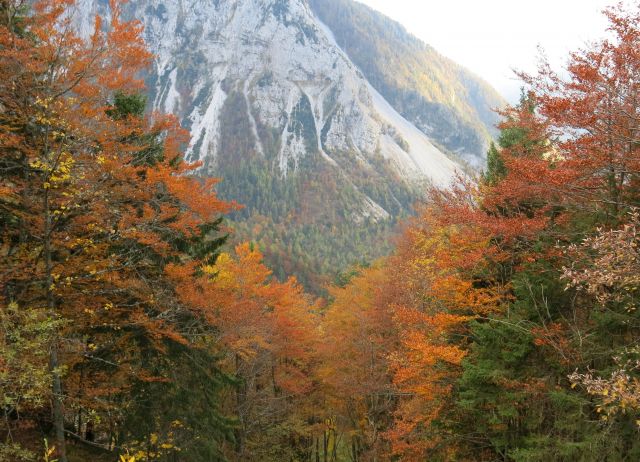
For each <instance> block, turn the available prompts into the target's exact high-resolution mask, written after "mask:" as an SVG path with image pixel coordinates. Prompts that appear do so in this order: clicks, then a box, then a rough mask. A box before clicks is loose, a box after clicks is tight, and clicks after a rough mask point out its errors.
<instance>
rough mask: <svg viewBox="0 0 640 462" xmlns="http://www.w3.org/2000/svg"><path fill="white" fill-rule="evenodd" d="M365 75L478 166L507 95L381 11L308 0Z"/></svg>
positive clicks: (349, 1)
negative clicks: (501, 93)
mask: <svg viewBox="0 0 640 462" xmlns="http://www.w3.org/2000/svg"><path fill="white" fill-rule="evenodd" d="M309 3H310V5H311V7H312V8H313V11H314V13H315V14H316V15H317V16H318V18H319V19H320V20H321V21H322V22H323V23H324V24H326V25H327V26H328V27H329V28H330V29H331V31H332V33H333V35H334V36H335V38H336V40H337V43H338V45H339V46H340V48H341V49H342V50H343V51H344V52H345V54H346V55H347V56H348V57H349V59H351V61H352V62H353V63H354V64H356V65H357V66H358V68H359V69H360V70H361V71H362V73H363V74H364V76H365V78H366V79H367V80H368V81H369V82H370V83H371V84H372V85H373V86H374V87H375V88H376V89H377V90H378V91H379V92H380V93H381V94H382V96H383V97H384V98H385V99H387V101H389V103H391V105H392V106H393V107H394V108H395V109H396V110H397V111H398V112H399V113H400V114H402V116H403V117H405V118H406V119H407V120H409V121H410V122H411V123H413V124H414V125H415V126H416V127H418V128H419V129H420V130H421V131H423V132H424V133H425V134H426V135H428V136H429V137H430V138H431V139H433V140H435V141H436V142H437V143H438V145H440V146H442V147H444V148H445V149H447V150H448V151H450V152H454V153H456V154H457V155H458V156H459V157H460V158H462V159H464V160H465V161H467V162H468V163H470V164H471V165H473V166H475V167H481V166H482V165H484V159H485V153H486V150H487V140H489V139H491V138H492V137H494V136H495V135H496V128H495V125H496V124H497V122H498V119H499V118H498V117H497V114H496V113H495V111H494V109H496V108H501V107H503V106H504V105H505V101H504V99H503V98H502V97H501V96H500V95H499V94H498V93H497V92H496V91H495V90H494V89H493V88H492V87H491V86H490V85H488V84H487V83H486V82H484V81H483V80H481V79H480V78H478V77H477V76H475V75H474V74H473V73H471V72H470V71H468V70H467V69H465V68H464V67H462V66H460V65H458V64H456V63H455V62H453V61H451V60H450V59H447V58H446V57H444V56H442V55H441V54H440V53H438V52H437V51H436V50H435V49H434V48H433V47H431V46H429V45H427V44H425V43H423V42H422V41H420V40H419V39H417V38H416V37H414V36H412V35H411V34H409V33H408V32H407V31H406V30H405V29H404V27H402V26H401V25H400V24H398V23H397V22H395V21H392V20H391V19H389V18H387V17H386V16H384V15H383V14H381V13H378V12H376V11H375V10H372V9H371V8H369V7H367V6H366V5H363V4H361V3H358V2H356V1H353V0H309Z"/></svg>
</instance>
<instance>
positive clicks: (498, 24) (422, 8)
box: [358, 0, 617, 102]
mask: <svg viewBox="0 0 640 462" xmlns="http://www.w3.org/2000/svg"><path fill="white" fill-rule="evenodd" d="M358 1H360V2H362V3H365V4H367V5H369V6H371V7H372V8H375V9H376V10H378V11H380V12H382V13H384V14H385V15H387V16H389V17H390V18H392V19H395V20H396V21H398V22H400V23H401V24H402V25H403V26H405V27H406V28H407V30H408V31H409V32H411V33H412V34H414V35H416V36H417V37H419V38H420V39H422V40H423V41H425V42H426V43H428V44H430V45H432V46H433V47H434V48H436V49H437V50H438V51H439V52H440V53H442V54H443V55H445V56H447V57H449V58H451V59H453V60H454V61H456V62H458V63H460V64H462V65H464V66H465V67H467V68H468V69H470V70H471V71H473V72H474V73H476V74H477V75H479V76H481V77H482V78H484V79H485V80H487V81H488V82H489V83H490V84H492V85H493V86H494V87H495V88H496V89H497V90H498V91H499V92H500V93H502V95H503V96H505V97H506V98H507V99H508V100H509V101H510V102H515V101H517V99H518V96H519V93H520V90H519V89H520V86H521V84H520V83H519V82H518V81H517V79H516V78H515V76H514V75H513V72H512V69H514V68H515V69H518V70H524V71H529V72H533V71H535V69H536V64H537V58H538V56H539V53H538V45H540V46H542V48H543V49H544V50H545V53H546V54H547V56H549V59H550V61H551V63H552V64H553V65H554V67H556V69H558V70H560V68H561V67H562V66H563V64H564V63H565V62H566V58H567V56H568V52H569V51H572V50H575V49H577V48H580V47H581V46H582V45H584V44H585V43H586V42H587V41H590V40H595V39H598V38H600V37H602V36H603V35H604V34H605V29H606V25H607V22H606V19H605V18H604V16H603V15H602V14H601V11H602V10H603V8H605V7H606V6H609V5H612V4H614V3H617V0H358Z"/></svg>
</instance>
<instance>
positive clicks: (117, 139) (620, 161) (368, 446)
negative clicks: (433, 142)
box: [0, 0, 640, 462]
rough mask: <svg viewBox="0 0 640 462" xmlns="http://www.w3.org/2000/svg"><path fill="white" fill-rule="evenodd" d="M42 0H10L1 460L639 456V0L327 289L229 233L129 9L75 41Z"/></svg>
mask: <svg viewBox="0 0 640 462" xmlns="http://www.w3.org/2000/svg"><path fill="white" fill-rule="evenodd" d="M30 3H31V2H24V1H21V0H0V411H1V414H2V415H0V461H1V462H5V461H6V462H23V461H24V462H27V461H45V462H80V461H96V462H116V461H118V462H150V461H159V462H192V461H193V462H199V461H230V462H241V461H259V462H262V461H265V462H269V461H274V462H276V461H277V462H283V461H284V462H294V461H300V462H303V461H307V462H321V461H322V462H374V461H380V462H382V461H405V462H420V461H436V462H438V461H443V462H444V461H487V462H490V461H518V462H529V461H593V462H596V461H611V462H615V461H621V462H622V461H636V460H640V438H639V437H638V436H639V432H640V311H639V310H638V308H639V305H640V293H639V292H640V208H639V207H640V5H638V6H636V7H627V8H625V7H622V6H617V7H611V8H609V9H607V10H606V11H605V13H604V14H606V16H607V18H608V24H609V25H608V27H609V30H608V34H607V38H605V39H602V40H600V41H596V42H593V43H590V44H588V45H585V46H584V48H583V49H580V50H577V51H575V52H574V53H572V54H570V55H569V56H568V57H567V68H566V70H563V71H562V72H560V71H555V70H554V69H553V68H552V67H551V65H550V64H549V63H548V62H546V61H544V59H543V60H542V61H541V63H540V66H539V69H538V72H537V73H535V74H532V75H529V74H520V75H519V77H520V78H521V79H522V82H523V86H524V90H523V92H522V97H521V99H520V102H519V103H518V104H516V105H514V106H511V107H507V108H506V109H504V110H502V111H501V112H500V117H501V122H500V125H499V130H500V134H499V137H498V138H497V139H496V141H495V143H494V144H492V145H491V148H490V149H489V152H488V161H487V166H486V169H485V170H484V171H483V172H482V173H481V174H478V176H477V177H476V178H471V177H469V176H466V177H461V178H460V179H459V182H458V184H457V185H456V186H455V187H454V188H452V189H451V190H436V189H433V190H430V191H428V197H429V199H428V200H427V201H425V202H424V203H423V204H419V205H417V206H416V210H417V211H416V214H415V216H414V217H412V218H407V219H406V220H405V222H404V223H403V225H402V226H401V229H400V230H399V231H398V234H397V237H396V238H395V240H394V242H393V250H391V251H390V252H389V255H388V256H387V257H384V258H382V259H379V260H376V261H372V262H354V266H353V268H352V269H351V270H350V271H348V272H345V273H342V274H341V275H340V277H338V278H336V281H334V282H333V283H332V284H329V285H328V286H327V287H326V288H325V291H326V296H325V297H322V298H318V297H317V296H315V295H311V294H309V293H306V292H305V290H304V289H303V287H302V286H301V284H300V283H299V282H298V281H297V280H296V279H295V278H289V279H286V280H282V279H281V278H278V277H276V273H277V272H278V271H279V270H278V269H277V268H274V269H271V268H269V267H268V266H267V265H266V264H265V262H264V261H263V255H262V252H261V249H260V248H259V246H257V245H255V244H254V243H252V242H245V243H239V244H237V245H235V244H234V245H231V244H230V242H231V240H232V239H231V238H230V236H231V237H233V234H234V230H233V229H232V228H231V226H230V225H229V220H228V219H227V217H230V216H233V215H234V214H238V213H242V204H237V203H234V202H228V201H224V200H222V199H220V197H219V196H218V195H217V192H216V191H217V190H216V187H217V185H218V184H219V183H220V181H222V184H223V183H224V178H222V179H220V180H218V179H210V178H203V177H201V176H199V175H198V169H199V167H200V165H199V164H197V163H196V164H191V163H188V162H186V161H185V160H184V158H183V152H184V148H185V146H186V144H187V142H188V139H187V138H188V134H187V132H186V131H185V130H184V129H183V128H182V127H180V125H179V123H178V121H177V120H176V118H175V117H174V116H172V115H170V114H169V115H167V114H160V113H148V112H146V111H145V108H146V96H145V95H146V93H145V92H146V90H145V88H144V84H143V81H142V80H141V79H140V75H141V72H142V71H143V70H144V68H145V66H148V65H149V64H150V62H151V60H152V58H153V57H152V56H151V54H150V53H149V51H148V50H147V49H146V47H145V44H144V42H143V40H142V38H141V33H142V28H141V26H140V24H139V23H137V22H135V21H133V22H128V21H124V20H122V19H121V16H120V11H121V10H120V2H119V1H117V0H110V4H111V8H110V11H111V17H110V18H108V24H109V27H103V23H102V21H103V19H101V18H100V17H97V18H96V19H95V21H96V24H95V25H96V27H95V32H94V33H93V34H92V35H91V36H90V37H88V38H86V39H85V38H81V37H80V36H79V35H78V34H76V32H74V29H73V27H71V22H70V18H69V15H68V14H67V12H68V9H69V8H71V7H72V4H73V0H39V1H36V2H35V3H33V5H30ZM29 5H30V6H29ZM265 226H268V223H267V224H266V225H265ZM330 227H331V224H330V223H329V228H330ZM248 232H249V230H244V233H243V234H248ZM256 232H258V231H256ZM264 232H265V233H269V232H270V231H269V230H266V231H264ZM326 245H327V246H330V243H327V244H326ZM296 251H297V252H300V253H304V250H303V249H300V250H296Z"/></svg>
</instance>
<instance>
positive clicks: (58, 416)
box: [44, 190, 67, 462]
mask: <svg viewBox="0 0 640 462" xmlns="http://www.w3.org/2000/svg"><path fill="white" fill-rule="evenodd" d="M52 229H53V226H52V222H51V210H50V204H49V191H48V190H45V193H44V259H45V284H46V286H47V287H46V292H47V310H48V311H49V316H52V317H53V318H55V317H56V315H57V313H56V309H55V308H56V307H55V300H54V297H53V283H54V281H53V264H52V261H51V234H52ZM49 370H50V371H51V375H52V391H53V428H54V430H55V438H56V443H55V446H56V453H57V458H58V462H67V448H66V444H65V438H64V402H63V396H62V379H61V378H60V371H59V362H58V336H57V335H56V336H55V338H54V339H53V343H52V345H51V352H50V354H49Z"/></svg>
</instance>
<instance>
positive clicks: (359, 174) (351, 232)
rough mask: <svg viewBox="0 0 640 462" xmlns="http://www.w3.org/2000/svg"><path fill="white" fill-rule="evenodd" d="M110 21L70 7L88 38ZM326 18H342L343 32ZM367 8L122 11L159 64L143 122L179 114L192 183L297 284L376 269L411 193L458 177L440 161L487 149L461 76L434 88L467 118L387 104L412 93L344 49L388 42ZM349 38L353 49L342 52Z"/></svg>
mask: <svg viewBox="0 0 640 462" xmlns="http://www.w3.org/2000/svg"><path fill="white" fill-rule="evenodd" d="M354 5H355V7H354ZM345 6H346V7H349V8H351V7H354V8H355V9H353V8H352V9H351V10H349V11H347V10H344V8H345ZM106 8H108V2H106V1H104V0H79V1H78V2H77V10H76V12H75V18H76V21H77V24H78V27H80V28H81V29H82V30H83V31H84V32H85V33H89V32H90V29H91V27H92V24H93V21H92V17H93V15H94V14H104V13H105V9H106ZM331 8H334V10H335V8H343V10H342V11H343V14H349V17H348V18H346V17H342V18H341V19H340V21H338V20H337V19H336V18H335V16H334V15H333V14H329V13H330V12H331V11H334V10H332V9H331ZM362 8H364V7H362V6H361V5H356V4H355V3H354V2H352V1H351V0H310V1H309V0H165V1H158V0H136V1H133V2H129V3H127V4H126V5H125V7H124V16H125V19H134V18H135V19H137V20H139V21H141V22H142V24H143V25H144V27H145V32H144V35H145V40H146V41H147V43H148V45H149V47H150V49H151V51H152V52H153V53H154V54H155V60H154V63H153V67H152V68H151V69H150V70H149V73H148V75H147V76H146V80H147V85H148V89H149V92H150V99H149V104H150V106H151V109H154V110H159V111H164V112H171V113H174V114H176V115H177V116H178V117H179V118H180V119H181V120H182V123H183V125H184V126H185V127H186V128H187V129H189V130H190V132H191V142H190V144H189V147H188V150H187V157H188V159H189V160H192V161H196V160H199V161H202V163H203V167H202V169H201V174H203V175H213V176H221V177H222V178H223V179H224V181H223V182H222V183H221V186H220V193H221V195H222V196H223V197H225V198H227V199H234V200H237V201H238V202H240V203H243V204H245V205H246V208H245V209H244V210H243V211H242V212H240V213H239V214H238V215H237V216H236V217H235V220H236V221H237V228H238V229H239V234H240V235H241V236H242V237H250V238H252V239H256V240H258V241H259V242H260V243H261V244H262V245H263V247H264V248H265V250H266V252H267V254H268V256H270V257H271V258H272V264H275V266H276V267H277V268H278V269H279V272H280V273H281V274H282V275H284V274H286V273H297V274H302V275H303V278H304V274H307V273H309V274H311V273H314V274H322V273H327V272H330V271H333V270H337V269H340V268H341V267H343V266H345V265H346V264H347V263H349V262H354V261H358V260H361V259H363V258H364V259H369V258H373V257H375V256H377V255H379V254H380V253H382V252H383V251H384V245H385V244H384V242H385V239H384V237H385V236H386V233H387V232H388V230H389V228H390V227H391V226H392V225H393V223H394V221H395V220H396V219H397V218H398V217H401V216H403V215H405V214H407V213H409V212H410V210H411V206H412V204H413V202H414V201H415V200H416V199H418V198H419V197H420V190H421V189H422V188H424V187H425V185H426V184H431V185H435V186H438V187H447V186H448V185H449V184H451V182H452V181H453V180H454V178H455V177H456V175H458V174H460V172H461V168H460V166H459V164H458V163H457V162H456V161H455V160H452V157H451V156H450V155H449V154H451V152H455V153H457V155H458V156H459V157H462V158H466V159H467V160H469V161H470V163H472V164H478V163H479V161H478V159H480V158H481V155H482V152H483V151H484V144H485V143H486V141H487V139H488V133H489V128H488V127H487V124H486V123H485V122H484V121H483V119H482V117H481V115H482V114H484V113H485V112H484V111H487V112H488V110H489V108H488V107H485V106H487V100H486V98H484V99H483V97H482V94H483V91H484V89H485V87H484V86H482V85H484V84H479V83H477V82H476V83H473V82H475V81H474V80H473V78H470V77H469V76H470V74H464V77H465V78H466V79H467V80H471V81H472V84H471V86H470V85H467V84H465V83H462V80H463V78H462V77H463V75H462V74H456V75H449V74H444V73H440V74H437V75H436V77H434V78H435V79H436V80H437V79H438V78H439V76H442V78H443V79H454V80H456V82H454V83H452V82H441V83H442V86H443V88H444V87H446V88H450V87H455V88H456V91H458V92H459V93H460V96H457V95H456V94H454V95H452V96H451V97H452V98H453V99H454V100H455V98H458V97H461V96H464V98H463V99H464V100H465V101H468V103H469V104H464V105H461V106H454V105H450V106H447V104H444V103H443V101H440V100H437V98H431V99H432V100H433V101H431V100H430V99H429V98H430V95H429V93H428V92H426V91H425V90H424V88H418V87H416V88H413V89H412V91H414V96H413V100H415V101H417V102H414V104H409V101H411V98H410V97H405V98H404V99H403V98H402V97H396V96H397V95H398V94H404V95H405V96H406V95H407V94H408V95H411V92H407V91H406V88H404V87H406V86H408V85H410V81H411V79H408V80H407V79H405V80H402V81H401V82H400V81H398V82H400V83H401V84H402V85H400V83H397V82H395V83H394V81H392V80H390V79H387V80H385V75H384V74H383V73H382V72H381V71H380V69H384V68H385V65H386V64H385V63H384V62H380V63H378V65H377V66H374V68H372V67H371V66H369V65H368V64H367V63H368V62H369V61H375V60H378V59H380V60H385V59H387V55H386V53H384V52H383V51H380V52H379V53H378V52H376V51H375V50H373V51H371V53H373V54H371V55H370V57H369V58H367V60H368V61H366V62H365V60H364V57H360V56H359V54H358V52H357V50H358V48H355V49H354V48H352V47H350V46H349V44H350V43H358V45H357V46H358V47H365V48H366V47H369V46H374V45H375V44H376V43H378V42H380V41H382V40H385V39H386V38H385V37H384V35H381V34H382V33H383V32H384V30H385V29H384V27H386V26H384V24H382V23H381V24H382V25H380V27H378V28H377V29H376V28H374V29H372V30H363V29H362V25H363V22H365V21H370V20H371V19H370V16H368V15H371V14H373V13H372V12H371V10H369V9H362ZM336 11H340V10H339V9H338V10H336ZM374 17H375V18H378V17H377V16H374ZM378 19H379V18H378ZM389 24H391V25H390V26H389V27H397V25H395V26H394V25H393V24H392V23H389ZM333 29H335V30H333ZM369 33H371V34H378V35H376V36H371V37H369V36H367V34H369ZM354 34H355V36H357V37H359V38H358V40H359V42H357V41H351V40H350V38H349V37H352V36H353V35H354ZM396 35H397V34H396ZM414 40H415V39H414ZM384 46H385V47H387V46H388V47H394V44H393V43H386V44H385V45H384ZM376 53H378V54H376ZM407 56H409V57H410V56H411V55H410V53H407ZM414 58H415V56H414V57H413V58H412V59H413V61H411V63H413V62H414V61H415V59H414ZM439 59H440V61H437V62H436V61H434V66H435V67H437V66H440V65H441V61H442V60H444V58H439ZM391 64H393V63H391ZM419 64H420V65H421V66H429V65H430V63H429V62H425V63H423V62H420V63H419ZM435 67H434V68H435ZM372 69H373V70H372ZM376 69H377V71H376ZM391 71H393V69H391ZM421 72H429V71H428V69H426V70H425V69H423V70H422V71H421ZM460 72H462V71H460ZM454 74H455V73H454ZM407 82H409V83H407ZM394 84H395V87H394ZM456 85H457V86H456ZM473 85H475V87H473ZM471 87H473V88H474V89H475V90H474V92H471V91H469V88H471ZM381 93H382V94H381ZM415 95H417V96H415ZM478 95H480V96H478ZM474 104H475V106H474ZM460 108H461V109H460ZM399 111H400V112H399ZM465 111H467V112H469V113H470V114H467V115H465ZM401 113H402V115H401ZM403 115H404V117H403ZM465 117H466V118H465ZM316 257H318V258H316ZM320 257H322V258H320Z"/></svg>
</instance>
